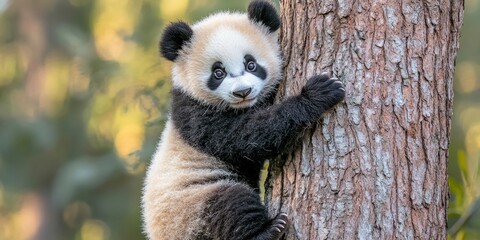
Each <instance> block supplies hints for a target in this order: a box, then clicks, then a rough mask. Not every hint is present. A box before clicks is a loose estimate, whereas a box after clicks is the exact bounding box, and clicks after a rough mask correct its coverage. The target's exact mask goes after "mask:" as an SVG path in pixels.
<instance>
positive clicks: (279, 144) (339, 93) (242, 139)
mask: <svg viewBox="0 0 480 240" xmlns="http://www.w3.org/2000/svg"><path fill="white" fill-rule="evenodd" d="M178 94H181V93H178V92H177V93H175V92H174V106H173V109H172V110H173V111H172V118H173V120H174V123H175V125H176V127H177V128H178V130H179V131H180V133H181V134H182V136H183V137H184V138H185V140H187V141H188V142H189V143H190V144H192V145H194V146H195V147H197V148H199V149H201V150H202V151H204V152H206V153H208V154H211V155H213V156H215V157H218V158H220V159H223V160H226V161H237V160H241V159H248V160H259V161H263V160H264V159H268V158H273V157H275V156H278V155H279V154H281V153H283V152H285V151H288V150H290V149H291V147H292V146H293V145H294V144H295V142H296V140H297V139H298V137H299V136H300V134H301V133H302V131H303V130H304V129H305V128H306V127H307V126H309V125H310V124H312V123H314V122H316V121H317V120H318V119H319V118H320V115H321V114H322V113H324V112H325V111H327V110H329V109H330V108H332V107H333V106H334V105H335V104H336V103H338V102H339V101H341V100H342V99H343V98H344V96H345V92H344V89H343V84H342V83H341V82H340V81H338V80H336V79H329V78H328V76H326V75H320V76H316V77H313V78H311V79H310V80H309V81H308V82H307V85H306V86H305V87H304V88H303V89H302V93H301V94H300V95H298V96H294V97H290V98H288V99H286V100H285V101H283V102H281V103H278V104H274V105H272V106H269V107H266V108H263V109H259V110H254V109H250V110H247V111H246V112H244V113H238V112H237V113H235V111H230V112H223V113H219V112H217V111H214V110H211V109H206V108H199V107H198V104H194V103H192V102H188V101H192V100H188V99H186V98H185V97H183V98H182V97H181V96H179V95H178ZM175 95H177V96H176V97H175Z"/></svg>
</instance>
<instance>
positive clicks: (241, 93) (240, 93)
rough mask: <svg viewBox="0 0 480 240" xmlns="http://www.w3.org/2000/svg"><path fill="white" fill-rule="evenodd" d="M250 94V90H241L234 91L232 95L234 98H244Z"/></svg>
mask: <svg viewBox="0 0 480 240" xmlns="http://www.w3.org/2000/svg"><path fill="white" fill-rule="evenodd" d="M251 92H252V88H245V89H242V90H238V91H235V92H233V93H232V94H233V96H235V97H239V98H246V97H247V96H248V94H250V93H251Z"/></svg>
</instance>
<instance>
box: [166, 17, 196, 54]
mask: <svg viewBox="0 0 480 240" xmlns="http://www.w3.org/2000/svg"><path fill="white" fill-rule="evenodd" d="M192 35H193V30H192V28H190V26H189V25H188V24H186V23H184V22H174V23H170V25H168V26H167V28H165V31H164V32H163V36H162V40H160V53H161V54H162V55H163V56H164V57H165V58H166V59H168V60H170V61H175V59H177V57H178V55H179V52H180V50H181V49H182V47H183V46H185V44H187V43H188V42H189V41H190V40H191V38H192Z"/></svg>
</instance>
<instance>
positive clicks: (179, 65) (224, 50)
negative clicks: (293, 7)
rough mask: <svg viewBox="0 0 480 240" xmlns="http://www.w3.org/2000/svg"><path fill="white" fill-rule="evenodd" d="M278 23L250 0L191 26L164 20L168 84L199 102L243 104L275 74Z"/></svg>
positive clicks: (265, 89)
mask: <svg viewBox="0 0 480 240" xmlns="http://www.w3.org/2000/svg"><path fill="white" fill-rule="evenodd" d="M279 27H280V18H279V16H278V14H277V12H276V10H275V8H274V7H273V6H272V5H271V4H270V3H268V2H266V1H260V0H256V1H253V2H251V3H250V5H249V6H248V13H247V14H241V13H225V12H224V13H218V14H215V15H212V16H210V17H208V18H206V19H204V20H202V21H200V22H198V23H196V24H194V25H192V26H191V27H190V26H189V25H188V24H186V23H184V22H176V23H172V24H170V25H169V26H168V27H167V28H166V29H165V32H164V34H163V37H162V40H161V41H160V51H161V53H162V55H163V56H164V57H165V58H167V59H168V60H170V61H173V62H174V64H173V76H172V77H173V85H174V87H176V88H180V89H181V90H183V91H184V92H186V93H188V94H189V95H190V96H192V97H193V98H195V99H197V100H199V101H201V102H203V103H205V104H209V105H213V106H218V107H231V108H237V109H238V108H247V107H251V106H253V105H254V104H255V103H257V102H259V101H262V100H263V99H265V97H266V96H268V95H269V93H270V92H271V91H272V89H273V88H274V87H275V86H276V84H277V83H278V81H279V80H280V79H281V57H280V50H279V44H278V38H277V33H276V32H277V30H278V28H279Z"/></svg>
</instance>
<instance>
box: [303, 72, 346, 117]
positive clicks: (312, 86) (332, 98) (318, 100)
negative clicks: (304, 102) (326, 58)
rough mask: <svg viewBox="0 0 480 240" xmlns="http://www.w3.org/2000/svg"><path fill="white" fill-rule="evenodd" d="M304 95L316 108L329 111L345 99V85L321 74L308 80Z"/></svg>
mask: <svg viewBox="0 0 480 240" xmlns="http://www.w3.org/2000/svg"><path fill="white" fill-rule="evenodd" d="M302 95H303V96H304V97H306V98H307V99H308V100H309V101H311V102H312V103H313V104H314V105H315V106H318V107H323V108H325V109H323V110H328V109H330V108H332V107H333V106H335V104H337V103H339V102H340V101H342V100H343V99H344V98H345V85H343V83H342V82H341V81H340V80H338V79H337V78H331V77H330V75H328V74H320V75H316V76H313V77H311V78H310V79H308V81H307V84H306V85H305V86H304V87H303V89H302Z"/></svg>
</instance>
